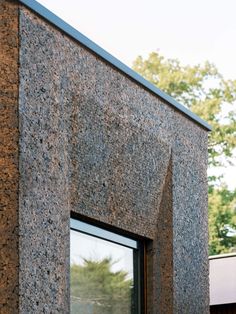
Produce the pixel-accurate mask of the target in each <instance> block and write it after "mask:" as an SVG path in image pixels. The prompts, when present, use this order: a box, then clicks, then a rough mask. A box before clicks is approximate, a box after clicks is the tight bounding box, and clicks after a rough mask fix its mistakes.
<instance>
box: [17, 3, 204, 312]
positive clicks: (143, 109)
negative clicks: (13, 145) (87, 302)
mask: <svg viewBox="0 0 236 314" xmlns="http://www.w3.org/2000/svg"><path fill="white" fill-rule="evenodd" d="M19 21H20V38H21V41H20V68H19V75H20V87H19V130H20V139H19V147H20V157H19V169H20V188H19V189H20V194H19V232H20V238H19V261H20V270H19V283H20V286H19V289H20V308H19V309H20V313H22V314H23V313H24V314H30V313H39V314H41V313H53V314H54V313H63V314H64V313H69V223H70V221H69V219H70V215H71V214H73V213H74V214H76V213H77V214H79V215H81V216H84V217H88V218H92V219H95V220H97V221H100V222H103V223H106V224H109V225H111V226H114V227H117V228H120V229H122V230H124V231H127V232H131V233H133V234H137V235H139V236H143V237H146V238H147V239H149V241H148V243H149V244H148V248H147V249H148V292H147V299H148V304H147V305H148V310H147V312H148V313H160V314H163V313H179V314H185V313H186V314H195V313H196V314H200V313H201V314H205V313H208V252H207V177H206V168H207V131H206V130H205V129H204V128H203V127H201V126H199V125H198V124H196V123H195V122H193V121H191V120H190V119H189V118H187V117H186V116H184V115H183V114H182V113H181V112H179V111H177V110H176V109H174V108H173V107H172V106H170V105H168V104H167V103H165V102H163V101H161V100H160V99H158V97H157V96H155V95H153V94H152V93H151V92H149V91H147V90H145V89H144V88H143V87H141V86H139V85H138V84H137V83H135V82H133V81H132V80H131V79H129V78H128V77H126V76H125V75H124V74H122V73H120V72H119V71H117V70H116V69H115V68H113V67H112V66H110V65H109V64H106V63H105V62H104V61H102V60H101V59H100V58H99V57H98V56H96V55H94V54H92V53H91V52H89V51H88V50H86V49H85V48H83V47H82V46H81V45H80V44H79V43H77V42H75V41H73V40H72V39H70V38H69V37H68V36H67V35H65V34H63V33H62V32H61V31H59V30H58V29H56V28H54V27H53V26H52V25H50V24H49V23H47V22H45V21H44V20H42V19H41V18H40V17H38V16H36V15H35V14H34V13H33V12H30V11H29V10H27V9H26V8H24V7H21V9H20V20H19Z"/></svg>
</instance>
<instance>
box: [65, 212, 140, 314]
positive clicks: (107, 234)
mask: <svg viewBox="0 0 236 314" xmlns="http://www.w3.org/2000/svg"><path fill="white" fill-rule="evenodd" d="M70 230H74V231H77V232H80V233H83V234H87V235H90V236H93V237H95V238H99V239H102V240H105V241H108V242H111V243H116V244H119V245H122V246H125V247H128V248H131V249H133V263H134V264H133V271H134V274H133V275H134V298H133V300H134V303H135V305H134V309H133V312H132V313H131V314H144V313H145V305H144V300H145V298H144V282H145V281H144V280H145V278H144V241H142V240H140V239H135V238H134V237H131V236H127V235H123V234H121V233H119V232H117V231H113V230H112V231H111V230H110V228H109V229H108V228H104V227H100V226H97V225H96V224H94V223H91V222H85V221H83V220H81V219H75V218H70Z"/></svg>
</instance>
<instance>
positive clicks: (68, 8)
mask: <svg viewBox="0 0 236 314" xmlns="http://www.w3.org/2000/svg"><path fill="white" fill-rule="evenodd" d="M38 2H40V3H41V4H43V5H44V6H45V7H47V8H48V9H49V10H51V11H52V12H54V13H55V14H56V15H58V16H59V17H61V18H62V19H63V20H65V21H66V22H67V23H69V24H70V25H71V26H73V27H74V28H76V29H77V30H78V31H80V32H81V33H82V34H84V35H85V36H87V37H88V38H89V39H91V40H92V41H94V42H95V43H96V44H98V45H100V46H101V47H102V48H104V49H105V50H107V51H108V52H109V53H111V54H112V55H113V56H115V57H116V58H118V59H119V60H120V61H122V62H124V63H125V64H127V65H128V66H132V62H133V61H134V60H135V58H136V57H137V56H138V55H142V56H144V57H146V56H148V54H149V53H150V52H152V51H157V50H158V51H159V52H160V53H161V54H163V55H164V56H165V57H167V58H177V59H179V60H180V61H181V62H182V63H183V64H185V65H186V64H190V65H193V64H197V63H202V62H204V61H206V60H208V61H210V62H212V63H214V64H215V65H216V66H217V68H218V69H219V71H220V72H221V73H222V74H223V75H224V77H225V78H226V79H236V18H235V14H236V13H235V12H236V0H224V1H222V0H198V1H196V0H178V1H176V0H162V1H160V0H145V1H143V0H119V1H112V0H99V1H98V0H66V1H65V0H39V1H38ZM233 171H235V168H234V169H233V168H231V169H228V171H226V172H225V179H226V181H227V183H228V184H229V186H230V187H231V188H233V187H236V180H235V179H234V177H233V175H232V173H233Z"/></svg>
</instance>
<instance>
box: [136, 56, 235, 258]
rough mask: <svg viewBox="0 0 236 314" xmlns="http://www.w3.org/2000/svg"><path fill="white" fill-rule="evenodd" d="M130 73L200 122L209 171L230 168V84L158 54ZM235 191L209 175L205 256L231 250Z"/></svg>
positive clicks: (208, 67) (211, 71) (214, 72)
mask: <svg viewBox="0 0 236 314" xmlns="http://www.w3.org/2000/svg"><path fill="white" fill-rule="evenodd" d="M133 69H134V70H135V71H137V72H138V73H140V74H141V75H142V76H143V77H144V78H146V79H147V80H149V81H150V82H151V83H153V84H154V85H156V86H157V87H158V88H160V89H161V90H163V91H165V92H166V93H167V94H169V95H170V96H172V97H173V98H175V99H176V100H177V101H179V102H180V103H181V104H183V105H185V106H186V107H187V108H189V109H190V110H191V111H193V112H195V113H196V114H197V115H199V116H200V117H201V118H203V119H204V120H206V121H207V122H208V123H209V124H210V125H211V126H212V127H213V131H212V132H211V133H210V135H209V167H210V168H214V167H215V169H216V167H219V166H222V167H227V166H228V165H230V164H232V162H233V157H234V154H235V148H236V103H235V101H236V80H226V79H224V77H223V75H222V74H221V73H219V71H218V69H217V68H216V67H215V65H213V64H212V63H210V62H205V63H204V64H203V65H200V64H198V65H194V66H189V65H186V66H184V65H182V64H181V63H180V61H179V60H177V59H167V58H165V57H164V56H162V55H161V54H160V53H159V52H152V53H150V54H149V56H148V58H146V59H144V58H142V57H141V56H139V57H137V58H136V60H135V61H134V63H133ZM235 216H236V190H235V191H230V190H229V189H228V188H227V185H226V183H225V182H224V180H223V178H222V177H221V176H217V175H213V176H209V234H210V243H209V253H210V254H220V253H225V252H231V251H233V250H236V241H235V240H236V233H235V236H234V235H233V234H234V231H233V230H236V218H235Z"/></svg>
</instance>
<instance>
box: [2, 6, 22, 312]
mask: <svg viewBox="0 0 236 314" xmlns="http://www.w3.org/2000/svg"><path fill="white" fill-rule="evenodd" d="M0 21H1V24H0V130H1V131H0V313H1V314H16V313H17V309H18V263H19V255H18V190H19V188H18V182H19V172H18V139H19V136H18V90H19V80H18V8H17V6H15V5H14V4H13V2H12V1H11V2H9V3H8V2H7V1H3V0H1V1H0Z"/></svg>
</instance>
